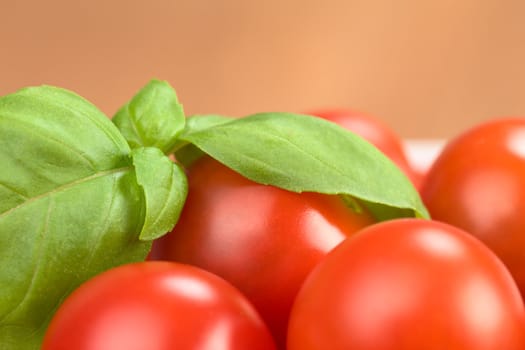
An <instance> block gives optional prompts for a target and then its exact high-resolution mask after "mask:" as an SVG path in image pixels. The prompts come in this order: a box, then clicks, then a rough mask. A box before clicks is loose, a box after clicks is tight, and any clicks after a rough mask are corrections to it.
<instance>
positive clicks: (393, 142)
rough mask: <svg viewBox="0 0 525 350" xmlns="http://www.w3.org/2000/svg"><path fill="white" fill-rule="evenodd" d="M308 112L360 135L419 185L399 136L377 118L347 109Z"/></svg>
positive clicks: (417, 177)
mask: <svg viewBox="0 0 525 350" xmlns="http://www.w3.org/2000/svg"><path fill="white" fill-rule="evenodd" d="M308 114H310V115H313V116H317V117H321V118H323V119H326V120H329V121H331V122H333V123H336V124H338V125H339V126H341V127H343V128H345V129H347V130H350V131H352V132H354V133H355V134H357V135H359V136H361V137H362V138H364V139H365V140H367V141H368V142H370V143H371V144H373V145H374V146H376V147H377V148H378V149H379V150H380V151H381V152H383V154H385V155H386V156H387V157H388V158H390V160H392V161H393V162H394V163H395V164H396V165H397V166H398V167H399V168H400V169H401V170H402V171H403V172H404V173H405V175H406V176H407V177H408V178H409V179H410V180H411V181H412V183H413V184H414V185H415V186H416V187H419V183H420V180H421V179H420V177H421V176H420V175H419V174H418V173H417V172H416V171H415V170H414V169H413V168H412V166H411V165H410V163H409V161H408V159H407V156H406V153H405V150H404V147H403V143H402V142H401V138H400V137H399V136H398V135H397V134H396V133H395V132H394V131H393V130H392V129H391V128H390V127H389V126H388V125H386V124H385V123H383V122H381V121H380V120H379V119H377V118H374V117H373V116H370V115H368V114H365V113H363V112H360V111H354V110H349V109H325V110H318V111H312V112H310V113H308Z"/></svg>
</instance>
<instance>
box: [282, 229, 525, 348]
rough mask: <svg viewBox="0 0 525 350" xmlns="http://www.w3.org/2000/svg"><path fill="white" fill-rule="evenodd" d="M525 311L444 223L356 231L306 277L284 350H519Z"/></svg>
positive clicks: (501, 277) (506, 280)
mask: <svg viewBox="0 0 525 350" xmlns="http://www.w3.org/2000/svg"><path fill="white" fill-rule="evenodd" d="M524 330H525V310H524V307H523V303H522V301H521V298H520V294H519V291H518V289H517V287H516V284H515V283H514V281H513V280H512V278H511V276H510V274H509V272H508V270H507V269H506V268H505V266H504V265H503V264H502V263H501V261H500V260H499V259H498V258H497V257H496V255H494V254H493V253H492V252H491V251H490V250H489V249H488V248H487V247H486V246H484V245H483V244H482V243H481V242H480V241H479V240H477V239H475V238H474V237H472V236H471V235H469V234H467V233H465V232H464V231H462V230H460V229H458V228H455V227H453V226H450V225H446V224H443V223H439V222H435V221H430V220H419V219H399V220H392V221H387V222H383V223H380V224H376V225H373V226H370V227H368V228H365V229H363V230H362V231H361V232H360V233H358V234H356V235H354V236H353V237H351V238H349V239H347V240H345V241H344V242H342V243H341V244H340V245H339V246H338V247H336V248H335V249H334V250H332V252H330V253H329V254H328V255H327V256H326V257H325V258H324V259H323V260H322V261H321V263H320V264H319V265H318V266H317V267H316V268H315V269H314V270H313V271H312V273H311V274H310V275H309V277H308V278H307V280H306V281H305V283H304V285H303V287H302V288H301V291H300V292H299V294H298V296H297V299H296V302H295V304H294V307H293V310H292V313H291V316H290V326H289V331H288V350H325V349H330V350H343V349H344V350H347V349H367V350H368V349H378V350H399V349H403V350H421V349H447V350H496V349H505V350H519V349H525V332H524Z"/></svg>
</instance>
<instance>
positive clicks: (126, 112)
mask: <svg viewBox="0 0 525 350" xmlns="http://www.w3.org/2000/svg"><path fill="white" fill-rule="evenodd" d="M184 122H185V116H184V111H183V108H182V105H181V104H180V103H179V101H178V99H177V94H176V93H175V90H173V88H172V87H171V86H170V85H169V84H168V83H167V82H165V81H159V80H152V81H150V82H149V83H148V84H147V85H146V86H145V87H144V88H142V89H141V90H140V91H139V92H138V93H137V94H136V95H135V96H134V97H133V98H132V99H131V101H130V102H128V103H127V104H126V105H124V106H123V107H122V108H121V109H120V110H119V111H118V112H117V113H116V114H115V116H114V117H113V123H114V124H115V125H116V126H117V128H118V129H119V130H120V132H121V133H122V135H124V137H125V138H126V140H127V141H128V143H129V145H130V146H131V148H136V147H157V148H159V149H161V150H162V151H163V152H164V153H168V152H169V151H170V150H171V149H172V148H173V145H174V144H175V142H176V139H177V136H178V135H179V133H180V132H181V131H182V130H183V129H184Z"/></svg>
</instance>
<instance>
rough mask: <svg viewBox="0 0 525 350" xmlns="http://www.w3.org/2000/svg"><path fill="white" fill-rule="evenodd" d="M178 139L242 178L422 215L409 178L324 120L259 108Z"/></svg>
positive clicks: (387, 214) (381, 211) (377, 210)
mask: <svg viewBox="0 0 525 350" xmlns="http://www.w3.org/2000/svg"><path fill="white" fill-rule="evenodd" d="M180 138H181V139H183V140H185V141H187V142H191V143H192V144H193V145H195V146H197V147H198V148H199V149H201V150H202V151H203V152H205V153H207V154H209V155H211V156H212V157H214V158H215V159H217V160H219V161H220V162H222V163H224V164H225V165H227V166H229V167H231V168H232V169H234V170H236V171H237V172H239V173H240V174H242V175H244V176H246V177H247V178H249V179H251V180H253V181H256V182H259V183H262V184H270V185H274V186H278V187H281V188H284V189H287V190H290V191H294V192H303V191H312V192H320V193H327V194H340V195H349V196H352V197H355V198H358V199H360V200H362V201H364V202H365V204H367V206H368V208H369V209H370V210H371V211H372V212H373V213H374V214H375V216H376V217H377V218H378V219H379V220H385V219H389V218H394V217H402V216H416V217H423V218H427V217H428V212H427V210H426V208H425V206H424V205H423V203H422V201H421V199H420V197H419V194H418V192H417V191H416V189H415V188H414V187H413V185H412V183H411V182H410V180H408V179H407V177H406V176H405V175H404V174H403V173H402V172H401V170H400V169H399V168H398V167H397V166H395V165H394V163H392V161H390V160H389V159H388V158H387V157H386V156H384V155H383V154H382V153H381V152H380V151H378V150H377V148H375V147H374V146H372V145H371V144H370V143H368V142H367V141H365V140H364V139H362V138H361V137H359V136H357V135H356V134H354V133H352V132H350V131H348V130H345V129H343V128H341V127H339V126H338V125H336V124H334V123H331V122H328V121H326V120H323V119H320V118H315V117H310V116H305V115H298V114H291V113H261V114H255V115H251V116H248V117H245V118H240V119H236V120H232V121H230V122H227V123H222V124H217V125H215V126H213V127H208V128H204V129H202V130H197V131H194V132H191V133H184V134H182V135H181V136H180Z"/></svg>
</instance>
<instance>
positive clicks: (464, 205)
mask: <svg viewBox="0 0 525 350" xmlns="http://www.w3.org/2000/svg"><path fill="white" fill-rule="evenodd" d="M421 196H422V198H423V201H424V202H425V204H426V206H427V208H428V210H429V212H430V214H431V216H432V217H433V218H434V219H436V220H440V221H444V222H447V223H450V224H452V225H455V226H457V227H460V228H462V229H464V230H466V231H468V232H470V233H472V234H474V235H475V236H476V237H478V238H479V239H481V240H482V241H483V242H484V243H485V244H486V245H487V246H488V247H489V248H491V249H492V250H493V251H494V252H495V253H496V254H497V255H498V256H499V257H500V258H501V259H502V260H503V262H504V263H505V264H506V265H507V267H508V269H509V270H510V272H511V273H512V275H513V276H514V279H515V280H516V281H517V283H518V286H519V287H520V290H521V294H522V296H525V215H524V213H525V118H506V119H500V120H494V121H491V122H486V123H483V124H481V125H478V126H476V127H474V128H472V129H470V130H467V131H465V132H464V133H462V134H461V135H459V136H458V137H456V138H455V139H453V140H451V141H450V143H449V144H448V145H447V146H446V148H445V149H444V150H443V152H442V153H441V154H440V156H439V157H438V158H437V160H436V161H435V162H434V164H433V166H432V167H431V169H430V170H429V172H428V173H427V175H426V179H425V181H424V184H423V186H422V188H421Z"/></svg>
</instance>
